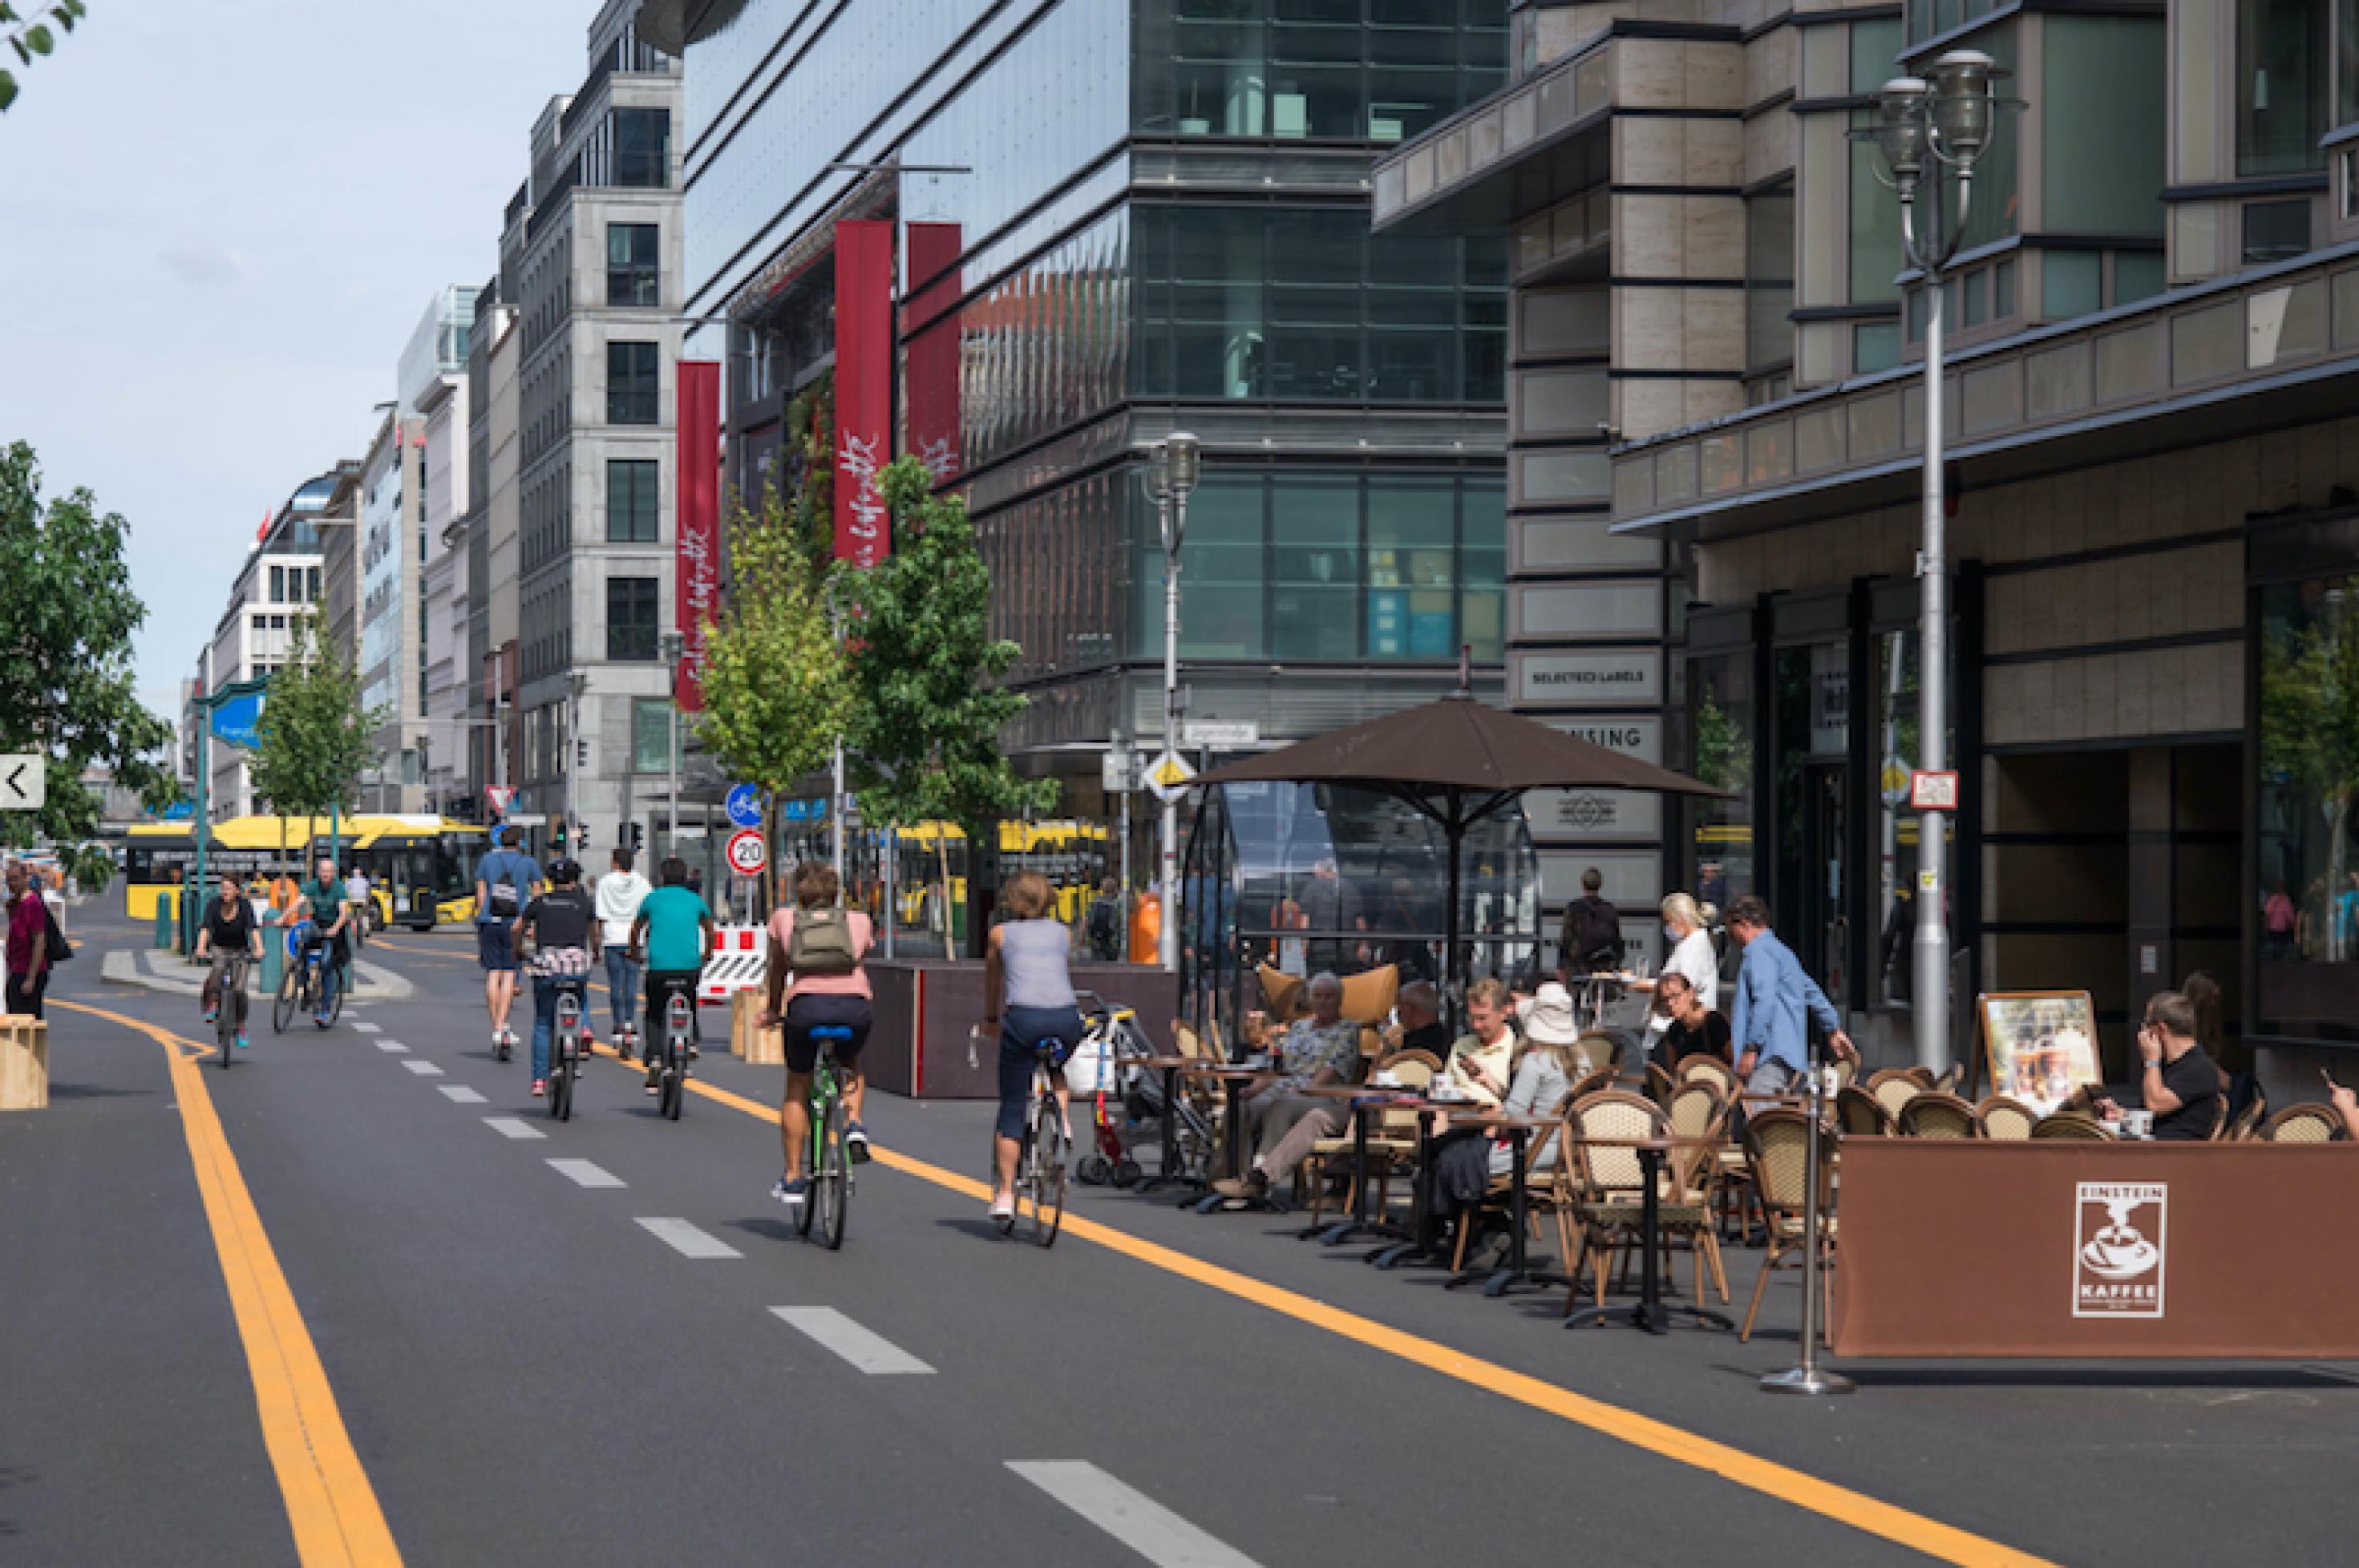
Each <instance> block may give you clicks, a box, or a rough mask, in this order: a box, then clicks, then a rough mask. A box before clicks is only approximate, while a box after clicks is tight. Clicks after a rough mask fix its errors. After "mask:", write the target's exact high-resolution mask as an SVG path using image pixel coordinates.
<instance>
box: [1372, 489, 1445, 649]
mask: <svg viewBox="0 0 2359 1568" xmlns="http://www.w3.org/2000/svg"><path fill="white" fill-rule="evenodd" d="M1456 499H1457V498H1456V494H1455V492H1454V491H1453V489H1452V487H1451V485H1450V484H1449V483H1447V482H1442V483H1431V484H1420V483H1416V482H1414V481H1390V482H1387V483H1385V484H1381V485H1378V486H1376V487H1375V489H1374V491H1373V492H1372V493H1371V494H1370V496H1369V498H1368V588H1367V615H1368V630H1367V637H1368V642H1367V650H1368V657H1370V658H1372V659H1406V658H1419V659H1447V658H1450V657H1451V656H1452V655H1454V654H1456V653H1457V651H1458V638H1457V627H1456V623H1455V617H1454V611H1455V610H1456V608H1457V585H1458V561H1457V543H1458V525H1457V519H1456V515H1455V513H1456Z"/></svg>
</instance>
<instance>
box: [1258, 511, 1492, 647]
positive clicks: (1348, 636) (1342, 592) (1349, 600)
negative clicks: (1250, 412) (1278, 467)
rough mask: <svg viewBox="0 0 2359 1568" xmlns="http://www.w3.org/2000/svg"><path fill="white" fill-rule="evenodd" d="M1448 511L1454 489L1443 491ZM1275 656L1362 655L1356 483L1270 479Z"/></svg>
mask: <svg viewBox="0 0 2359 1568" xmlns="http://www.w3.org/2000/svg"><path fill="white" fill-rule="evenodd" d="M1441 502H1442V505H1443V508H1444V511H1443V513H1442V516H1443V517H1444V518H1445V520H1446V519H1447V518H1448V516H1449V513H1448V510H1447V508H1448V506H1449V503H1450V494H1449V492H1448V490H1447V489H1446V488H1445V489H1444V490H1443V492H1442V494H1441ZM1269 558H1270V596H1269V611H1270V614H1269V629H1270V635H1269V641H1270V650H1269V651H1270V656H1271V657H1273V658H1278V659H1306V660H1325V661H1331V662H1337V663H1343V662H1351V661H1354V660H1356V659H1357V658H1358V656H1359V652H1360V625H1359V599H1360V486H1359V483H1358V481H1353V480H1348V479H1346V480H1328V479H1294V478H1290V477H1282V478H1279V479H1277V480H1276V481H1273V491H1272V496H1271V527H1270V552H1269Z"/></svg>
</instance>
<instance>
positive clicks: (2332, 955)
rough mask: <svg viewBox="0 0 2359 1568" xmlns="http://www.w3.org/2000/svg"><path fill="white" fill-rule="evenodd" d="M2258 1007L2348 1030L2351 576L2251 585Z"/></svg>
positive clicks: (2352, 1012)
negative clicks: (2257, 622) (2256, 671)
mask: <svg viewBox="0 0 2359 1568" xmlns="http://www.w3.org/2000/svg"><path fill="white" fill-rule="evenodd" d="M2260 663H2261V687H2260V719H2259V726H2260V748H2259V752H2260V769H2261V776H2260V781H2259V784H2260V787H2259V789H2258V791H2257V792H2256V797H2255V804H2256V811H2257V812H2258V814H2259V819H2260V820H2259V823H2258V837H2257V845H2258V852H2259V853H2258V872H2259V886H2258V887H2257V888H2256V890H2255V903H2256V905H2257V907H2258V909H2259V911H2260V916H2259V929H2260V937H2261V953H2260V964H2259V982H2260V983H2259V999H2258V1010H2257V1011H2259V1014H2260V1017H2261V1021H2262V1022H2261V1027H2262V1029H2263V1030H2264V1031H2265V1032H2267V1033H2300V1034H2308V1035H2311V1036H2315V1037H2321V1038H2338V1039H2345V1040H2348V1039H2354V1038H2359V1027H2354V1020H2359V849H2354V842H2353V840H2354V836H2359V809H2354V806H2359V767H2354V762H2353V759H2354V757H2359V577H2351V576H2343V577H2330V578H2322V579H2321V578H2313V579H2307V580H2304V581H2299V582H2289V583H2280V584H2277V585H2275V586H2272V587H2267V588H2265V589H2262V590H2261V626H2260Z"/></svg>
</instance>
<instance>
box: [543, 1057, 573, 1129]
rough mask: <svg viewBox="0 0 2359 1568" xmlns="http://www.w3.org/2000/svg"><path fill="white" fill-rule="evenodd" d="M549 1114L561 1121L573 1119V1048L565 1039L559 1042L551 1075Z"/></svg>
mask: <svg viewBox="0 0 2359 1568" xmlns="http://www.w3.org/2000/svg"><path fill="white" fill-rule="evenodd" d="M549 1115H551V1116H553V1117H555V1118H557V1119H558V1120H560V1121H571V1120H572V1119H573V1050H572V1046H571V1044H569V1043H568V1042H566V1041H565V1040H563V1039H560V1040H559V1041H558V1042H557V1063H556V1066H555V1070H554V1071H552V1072H551V1073H550V1074H549Z"/></svg>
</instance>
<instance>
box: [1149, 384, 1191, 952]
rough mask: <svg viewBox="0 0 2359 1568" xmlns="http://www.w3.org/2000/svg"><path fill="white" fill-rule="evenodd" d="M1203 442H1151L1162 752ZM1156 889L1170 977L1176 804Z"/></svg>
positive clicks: (1172, 741) (1172, 801)
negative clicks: (1159, 572) (1185, 547)
mask: <svg viewBox="0 0 2359 1568" xmlns="http://www.w3.org/2000/svg"><path fill="white" fill-rule="evenodd" d="M1203 453H1204V448H1203V443H1202V442H1201V441H1199V440H1198V439H1197V438H1195V437H1193V436H1191V435H1190V434H1189V433H1188V432H1186V431H1185V430H1175V431H1173V432H1172V433H1171V434H1170V435H1169V436H1167V437H1165V438H1163V439H1162V440H1160V441H1158V442H1156V443H1155V447H1154V454H1153V456H1152V457H1151V458H1150V459H1149V460H1148V463H1147V484H1148V486H1149V488H1151V489H1152V490H1153V491H1154V492H1155V510H1156V515H1157V518H1158V521H1159V522H1160V523H1161V524H1162V529H1163V749H1164V750H1165V751H1167V752H1173V753H1175V754H1176V753H1177V752H1179V750H1180V542H1181V540H1182V539H1184V538H1185V537H1186V535H1187V533H1188V493H1189V492H1190V491H1192V490H1194V489H1195V488H1196V480H1197V476H1198V475H1199V474H1200V473H1201V471H1202V469H1203V461H1204V457H1203ZM1158 861H1159V864H1158V868H1157V871H1158V874H1157V878H1156V887H1157V894H1158V902H1159V903H1161V906H1162V907H1161V910H1160V913H1159V922H1160V925H1159V929H1160V932H1161V935H1160V937H1159V939H1158V942H1157V944H1156V957H1157V959H1158V961H1159V962H1160V963H1161V964H1162V966H1163V968H1165V969H1167V970H1169V971H1170V972H1171V973H1173V974H1177V973H1179V970H1180V802H1179V800H1178V798H1177V797H1176V796H1175V797H1171V798H1167V799H1166V800H1165V801H1164V803H1163V840H1162V844H1161V846H1160V849H1159V850H1158Z"/></svg>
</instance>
